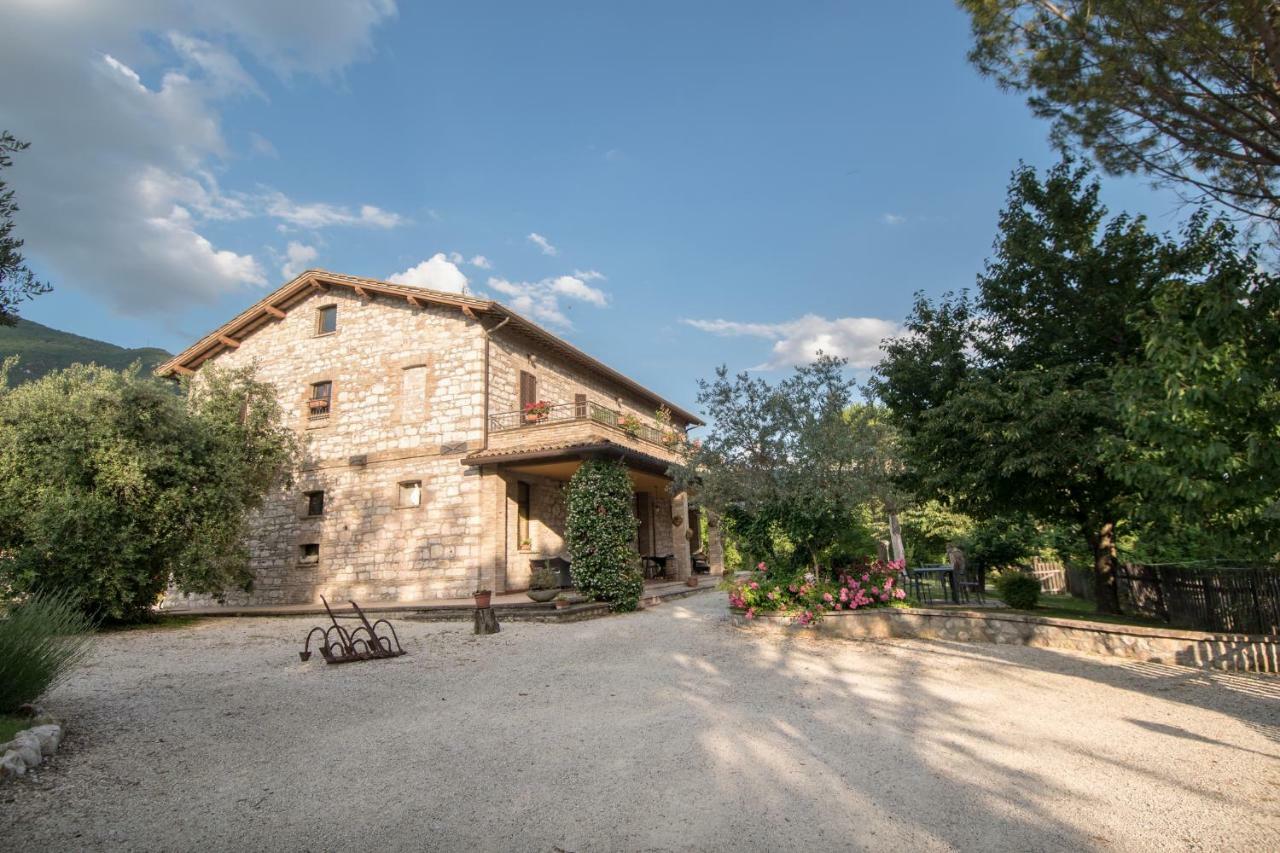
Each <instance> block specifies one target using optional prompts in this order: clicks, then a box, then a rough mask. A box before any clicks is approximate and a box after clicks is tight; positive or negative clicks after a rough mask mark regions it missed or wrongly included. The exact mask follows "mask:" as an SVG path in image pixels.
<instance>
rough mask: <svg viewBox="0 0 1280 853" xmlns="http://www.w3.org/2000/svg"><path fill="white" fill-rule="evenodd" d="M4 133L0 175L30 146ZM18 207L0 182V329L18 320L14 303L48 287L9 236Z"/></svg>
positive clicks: (0, 143) (0, 142)
mask: <svg viewBox="0 0 1280 853" xmlns="http://www.w3.org/2000/svg"><path fill="white" fill-rule="evenodd" d="M30 145H31V143H30V142H21V141H19V140H18V139H16V138H14V136H13V134H11V133H9V132H8V131H7V130H6V131H4V132H3V133H0V172H2V171H3V170H5V169H8V168H9V167H10V166H12V165H13V155H14V154H15V153H16V152H18V151H23V150H25V149H27V148H28V147H30ZM17 212H18V204H17V202H16V201H14V199H13V190H11V189H8V188H7V186H6V184H5V182H4V180H3V179H0V326H12V325H13V324H14V322H15V321H16V320H17V319H18V312H17V306H18V303H20V302H22V301H23V300H26V299H31V298H33V297H35V296H39V295H40V294H41V293H48V292H49V291H50V290H51V289H52V288H50V287H49V285H48V284H45V283H44V282H42V281H39V280H37V279H36V276H35V273H33V272H32V271H31V270H29V269H28V268H27V264H26V261H25V260H24V259H23V257H22V244H23V241H22V240H19V239H18V238H17V237H15V236H14V235H13V228H14V221H13V215H14V214H15V213H17Z"/></svg>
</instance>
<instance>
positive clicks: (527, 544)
mask: <svg viewBox="0 0 1280 853" xmlns="http://www.w3.org/2000/svg"><path fill="white" fill-rule="evenodd" d="M531 491H532V490H531V489H530V488H529V484H528V483H523V482H517V483H516V547H517V548H519V549H520V550H521V551H530V550H533V542H531V541H530V540H529V506H530V504H531V503H532V501H531V500H530V494H529V493H530V492H531Z"/></svg>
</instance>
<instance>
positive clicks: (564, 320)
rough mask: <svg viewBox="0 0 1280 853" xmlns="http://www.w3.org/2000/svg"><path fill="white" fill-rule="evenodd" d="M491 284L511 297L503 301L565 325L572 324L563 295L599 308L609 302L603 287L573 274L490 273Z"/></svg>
mask: <svg viewBox="0 0 1280 853" xmlns="http://www.w3.org/2000/svg"><path fill="white" fill-rule="evenodd" d="M489 287H491V288H493V289H494V290H496V291H498V292H499V293H501V294H502V295H503V296H505V297H508V298H507V299H504V300H502V301H504V302H506V303H507V304H508V305H510V306H511V307H512V308H514V309H515V310H516V311H519V312H520V313H521V314H527V315H529V316H530V317H532V318H534V319H535V320H541V321H542V322H544V323H548V324H550V325H552V326H560V327H562V328H570V327H572V326H573V323H572V322H571V321H570V320H569V317H568V315H567V314H566V313H565V310H566V309H565V306H564V305H563V304H562V302H561V300H562V299H565V300H569V301H570V302H585V303H587V304H589V305H595V306H597V307H600V308H603V307H604V306H605V305H607V304H608V302H609V299H608V297H607V296H606V295H605V293H604V291H602V290H600V289H598V288H595V287H592V286H591V285H589V284H587V283H586V282H585V281H583V280H582V279H581V278H575V277H574V276H571V275H561V276H555V277H553V278H544V279H541V280H539V281H508V280H507V279H505V278H497V277H491V278H490V279H489Z"/></svg>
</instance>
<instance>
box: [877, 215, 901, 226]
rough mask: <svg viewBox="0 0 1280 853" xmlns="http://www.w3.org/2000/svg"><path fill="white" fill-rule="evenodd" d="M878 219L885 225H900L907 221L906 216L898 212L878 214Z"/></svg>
mask: <svg viewBox="0 0 1280 853" xmlns="http://www.w3.org/2000/svg"><path fill="white" fill-rule="evenodd" d="M880 221H881V222H883V223H884V224H885V225H901V224H902V223H904V222H906V221H907V217H905V216H903V215H902V214H900V213H882V214H880Z"/></svg>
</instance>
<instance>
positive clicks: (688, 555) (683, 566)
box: [667, 492, 693, 580]
mask: <svg viewBox="0 0 1280 853" xmlns="http://www.w3.org/2000/svg"><path fill="white" fill-rule="evenodd" d="M690 536H691V534H690V532H689V495H688V494H687V493H686V492H680V493H679V494H678V495H676V496H674V497H673V498H672V499H671V550H672V551H673V552H674V553H675V559H673V560H672V561H671V562H672V563H673V564H674V569H673V570H672V571H669V572H668V573H667V574H668V575H669V576H671V577H674V578H675V579H676V580H684V579H685V578H687V577H689V575H691V574H693V551H692V549H691V548H690V547H689V539H690Z"/></svg>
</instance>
